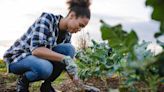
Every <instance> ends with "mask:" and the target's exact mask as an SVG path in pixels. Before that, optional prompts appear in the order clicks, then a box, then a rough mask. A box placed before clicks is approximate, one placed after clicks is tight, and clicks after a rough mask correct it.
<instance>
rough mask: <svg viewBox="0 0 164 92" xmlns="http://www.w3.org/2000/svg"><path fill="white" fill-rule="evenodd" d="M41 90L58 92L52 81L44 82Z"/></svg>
mask: <svg viewBox="0 0 164 92" xmlns="http://www.w3.org/2000/svg"><path fill="white" fill-rule="evenodd" d="M40 92H56V91H55V89H54V88H53V87H52V86H51V82H44V83H42V85H41V87H40Z"/></svg>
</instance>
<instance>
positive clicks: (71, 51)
mask: <svg viewBox="0 0 164 92" xmlns="http://www.w3.org/2000/svg"><path fill="white" fill-rule="evenodd" d="M67 55H68V56H70V57H72V58H73V57H74V55H75V48H74V47H73V46H72V45H71V44H68V45H67Z"/></svg>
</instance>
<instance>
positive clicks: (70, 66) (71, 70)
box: [63, 56, 78, 78]
mask: <svg viewBox="0 0 164 92" xmlns="http://www.w3.org/2000/svg"><path fill="white" fill-rule="evenodd" d="M63 63H64V64H65V65H66V71H67V73H68V74H69V76H71V77H72V78H76V77H77V71H78V69H77V65H76V63H75V62H74V60H73V59H72V58H71V57H70V56H65V57H64V59H63Z"/></svg>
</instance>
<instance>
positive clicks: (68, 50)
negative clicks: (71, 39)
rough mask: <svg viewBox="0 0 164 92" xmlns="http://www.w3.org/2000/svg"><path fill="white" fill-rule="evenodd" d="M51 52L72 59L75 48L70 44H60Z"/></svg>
mask: <svg viewBox="0 0 164 92" xmlns="http://www.w3.org/2000/svg"><path fill="white" fill-rule="evenodd" d="M53 51H55V52H58V53H61V54H64V55H67V56H70V57H72V58H73V57H74V55H75V48H74V46H73V45H71V44H70V43H65V44H60V45H58V46H56V47H55V48H54V49H53Z"/></svg>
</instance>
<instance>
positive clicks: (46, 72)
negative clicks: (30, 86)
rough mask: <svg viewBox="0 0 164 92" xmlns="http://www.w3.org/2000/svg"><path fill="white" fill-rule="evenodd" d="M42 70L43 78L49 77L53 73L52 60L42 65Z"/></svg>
mask: <svg viewBox="0 0 164 92" xmlns="http://www.w3.org/2000/svg"><path fill="white" fill-rule="evenodd" d="M38 67H39V66H38ZM40 71H41V75H40V76H41V77H42V79H47V78H48V77H49V76H50V75H51V74H52V71H53V65H52V64H51V63H50V62H47V63H45V64H44V65H43V66H42V68H41V70H40Z"/></svg>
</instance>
